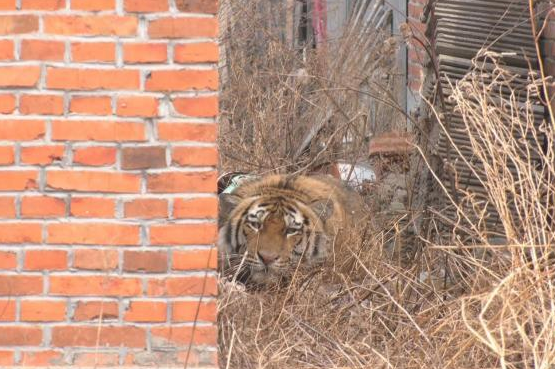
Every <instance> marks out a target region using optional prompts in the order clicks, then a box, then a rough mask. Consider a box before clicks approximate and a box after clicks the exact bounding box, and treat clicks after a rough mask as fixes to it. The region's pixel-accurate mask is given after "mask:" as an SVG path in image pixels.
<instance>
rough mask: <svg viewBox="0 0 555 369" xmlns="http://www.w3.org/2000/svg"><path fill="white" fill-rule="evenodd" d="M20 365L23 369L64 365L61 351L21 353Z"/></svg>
mask: <svg viewBox="0 0 555 369" xmlns="http://www.w3.org/2000/svg"><path fill="white" fill-rule="evenodd" d="M21 365H22V366H24V367H31V366H37V367H50V365H54V366H59V365H64V355H63V352H62V351H54V350H47V351H23V352H22V353H21Z"/></svg>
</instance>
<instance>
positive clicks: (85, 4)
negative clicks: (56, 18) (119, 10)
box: [71, 0, 116, 11]
mask: <svg viewBox="0 0 555 369" xmlns="http://www.w3.org/2000/svg"><path fill="white" fill-rule="evenodd" d="M115 8H116V1H115V0H94V1H91V0H71V9H73V10H87V11H101V10H114V9H115Z"/></svg>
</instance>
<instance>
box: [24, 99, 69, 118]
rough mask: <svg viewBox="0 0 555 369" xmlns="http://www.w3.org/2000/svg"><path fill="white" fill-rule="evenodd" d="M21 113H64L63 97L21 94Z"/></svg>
mask: <svg viewBox="0 0 555 369" xmlns="http://www.w3.org/2000/svg"><path fill="white" fill-rule="evenodd" d="M19 111H20V112H21V114H45V115H61V114H63V113H64V98H63V96H59V95H21V97H20V98H19Z"/></svg>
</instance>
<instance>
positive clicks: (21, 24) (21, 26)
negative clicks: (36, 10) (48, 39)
mask: <svg viewBox="0 0 555 369" xmlns="http://www.w3.org/2000/svg"><path fill="white" fill-rule="evenodd" d="M38 30H39V18H38V17H37V16H34V15H0V35H8V36H9V35H14V34H23V33H33V32H37V31H38Z"/></svg>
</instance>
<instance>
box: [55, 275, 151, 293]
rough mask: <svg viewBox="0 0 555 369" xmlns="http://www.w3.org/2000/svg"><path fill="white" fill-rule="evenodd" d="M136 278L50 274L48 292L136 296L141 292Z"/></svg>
mask: <svg viewBox="0 0 555 369" xmlns="http://www.w3.org/2000/svg"><path fill="white" fill-rule="evenodd" d="M141 290H142V285H141V280H140V279H138V278H118V277H106V276H79V275H75V276H73V275H71V276H69V275H63V276H57V275H51V276H50V294H51V295H53V296H55V295H59V296H103V297H108V296H114V297H124V296H138V295H139V294H140V293H141Z"/></svg>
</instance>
